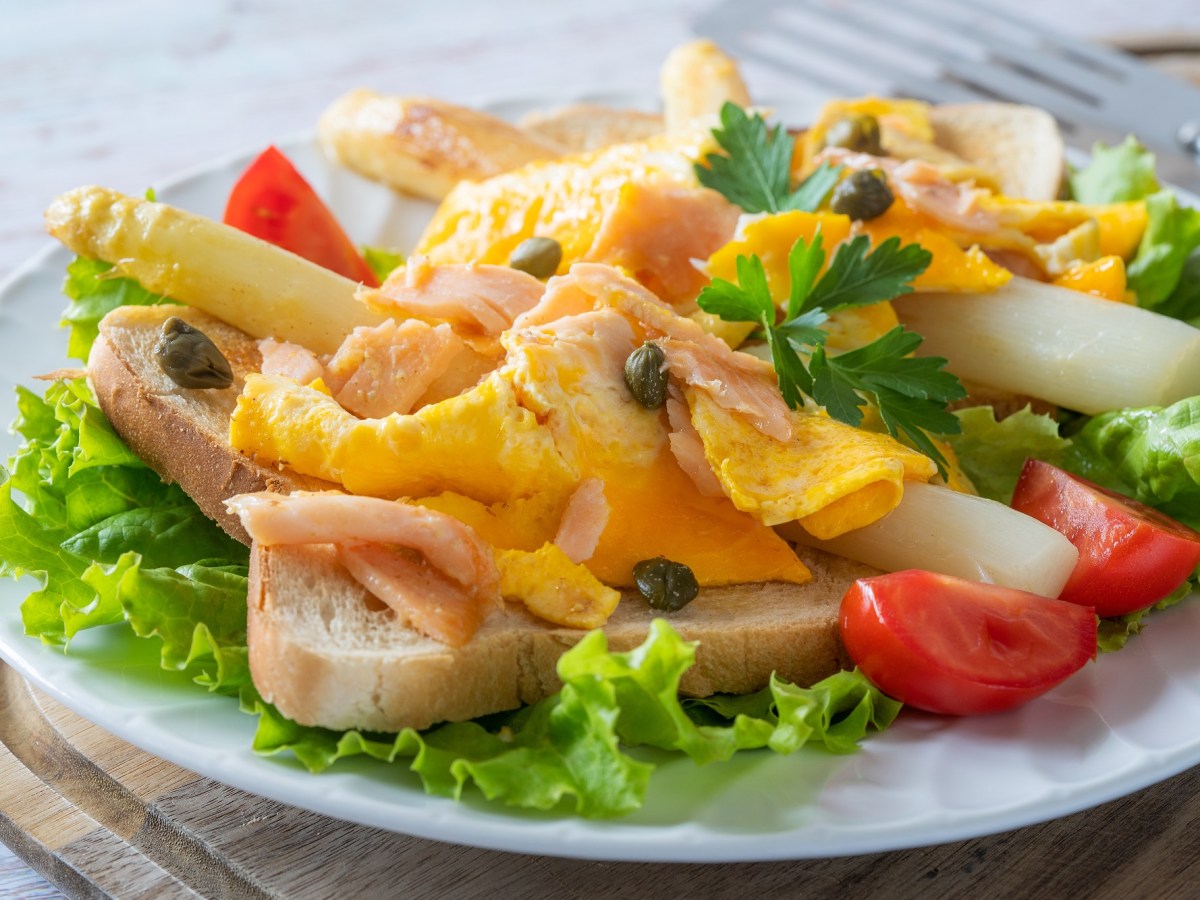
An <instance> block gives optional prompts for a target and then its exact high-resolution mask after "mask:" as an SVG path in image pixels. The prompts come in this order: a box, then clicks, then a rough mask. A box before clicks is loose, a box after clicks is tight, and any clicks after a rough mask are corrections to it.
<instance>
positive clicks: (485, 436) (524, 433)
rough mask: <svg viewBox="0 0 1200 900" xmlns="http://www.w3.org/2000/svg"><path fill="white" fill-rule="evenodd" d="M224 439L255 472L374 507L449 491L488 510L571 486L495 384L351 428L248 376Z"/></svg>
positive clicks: (307, 401) (344, 419)
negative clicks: (295, 479) (326, 486)
mask: <svg viewBox="0 0 1200 900" xmlns="http://www.w3.org/2000/svg"><path fill="white" fill-rule="evenodd" d="M229 439H230V443H231V444H232V445H233V446H234V447H235V448H237V449H238V450H240V451H242V452H243V453H246V454H248V455H251V456H256V457H259V458H260V460H261V461H263V462H267V461H270V462H279V463H284V464H286V465H289V466H291V467H292V468H293V469H295V470H296V471H297V472H300V473H301V474H304V475H314V476H316V477H318V478H324V479H326V480H327V481H334V482H340V483H341V484H343V485H345V486H346V488H347V490H349V491H351V492H352V493H355V494H369V495H372V496H376V497H389V498H396V497H404V496H424V495H427V494H433V493H437V492H439V491H445V490H452V491H458V492H461V493H464V494H467V495H469V496H471V497H475V498H476V499H479V500H482V501H484V502H496V501H503V500H510V499H513V498H516V497H526V496H530V495H532V494H534V493H536V492H538V491H547V492H550V493H553V494H560V495H565V494H566V493H568V492H569V491H570V489H571V488H572V487H573V486H574V484H575V483H576V481H577V480H578V479H577V476H576V474H575V473H574V472H573V471H572V470H571V468H570V467H569V466H568V465H567V463H566V461H565V460H564V459H563V457H562V455H561V454H560V453H559V452H558V449H557V448H556V447H555V445H554V439H553V437H552V436H551V435H550V433H549V432H548V431H547V430H546V429H545V428H542V427H541V425H540V423H539V422H538V420H537V417H536V416H535V415H534V414H533V413H532V412H530V411H529V410H528V409H525V408H524V407H522V406H520V405H519V404H518V403H517V399H516V395H515V394H514V392H513V388H512V385H511V384H510V383H509V382H508V381H506V380H504V379H503V378H500V377H497V376H491V377H489V378H487V379H485V380H484V381H483V382H482V383H480V384H479V385H478V386H477V387H475V388H474V389H472V390H470V391H467V392H466V393H464V394H460V395H459V396H457V397H452V398H450V399H449V400H443V401H442V402H441V403H433V404H430V405H429V406H425V407H422V408H421V409H420V410H418V411H417V412H415V413H413V414H411V415H399V414H394V415H391V416H388V417H386V418H383V419H359V418H356V417H355V416H353V415H352V414H350V413H348V412H346V411H345V410H344V409H342V408H341V407H340V406H338V404H337V401H335V400H334V399H333V398H331V397H329V396H327V395H326V394H323V393H321V392H320V391H316V390H313V389H312V388H308V387H302V386H301V385H298V384H296V382H294V381H290V380H288V379H286V378H280V377H277V376H268V375H250V376H249V377H247V379H246V386H245V388H244V389H243V391H242V395H241V396H240V397H239V398H238V403H237V408H236V409H235V410H234V414H233V418H232V421H231V424H230V434H229Z"/></svg>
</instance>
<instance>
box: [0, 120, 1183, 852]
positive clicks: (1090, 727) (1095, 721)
mask: <svg viewBox="0 0 1200 900" xmlns="http://www.w3.org/2000/svg"><path fill="white" fill-rule="evenodd" d="M281 143H282V146H283V147H284V149H285V151H286V152H288V153H289V155H290V156H291V157H292V159H293V160H295V162H296V163H297V165H298V166H299V167H300V169H301V170H302V171H303V172H304V173H305V174H306V175H307V176H308V177H309V178H310V180H311V181H312V182H313V184H314V186H315V187H316V188H317V190H318V191H319V192H320V193H321V194H322V195H323V196H325V197H326V198H328V199H329V200H330V202H331V205H332V206H333V207H334V209H335V211H336V212H337V213H338V215H339V217H340V219H341V220H342V221H343V222H344V223H346V224H347V226H348V228H349V229H350V230H351V232H352V234H353V236H354V237H355V238H356V239H357V240H361V241H364V242H370V243H375V244H383V245H392V246H399V247H410V246H412V244H413V243H414V241H415V238H416V236H417V234H418V233H419V231H420V228H421V226H422V225H423V223H424V221H425V219H426V217H427V216H428V215H429V212H430V209H431V207H430V205H428V204H423V203H416V202H412V201H398V200H396V199H395V198H393V197H392V196H391V195H390V194H389V193H388V192H387V191H384V190H381V189H379V188H377V187H375V186H374V185H371V184H369V183H367V182H365V181H362V180H361V179H359V178H357V177H355V176H353V175H351V174H349V173H347V172H344V171H341V170H337V169H334V168H332V167H330V166H329V165H328V164H326V163H325V161H324V160H323V159H322V158H321V156H320V154H319V153H318V152H317V151H316V149H315V148H314V147H313V145H312V143H311V141H309V140H305V139H297V140H294V141H287V142H281ZM247 158H248V157H239V158H237V159H230V160H226V161H222V162H219V163H215V164H213V165H211V166H206V167H204V168H202V169H199V170H197V171H195V172H192V173H190V174H189V175H186V176H184V177H182V178H180V179H177V180H176V181H174V182H172V183H170V184H167V185H164V186H162V188H161V189H160V191H159V196H160V197H161V198H162V199H164V200H166V201H169V202H172V203H175V204H177V205H180V206H183V207H186V208H189V209H192V210H194V211H197V212H201V213H205V214H208V215H213V216H219V215H220V213H221V208H222V205H223V203H224V199H225V197H226V195H227V193H228V190H229V188H230V186H231V185H232V183H233V180H234V178H235V177H236V175H237V173H238V172H239V171H240V170H241V168H242V167H243V166H244V164H245V162H246V161H247ZM68 259H69V256H68V254H67V253H66V252H65V251H64V250H62V249H61V248H56V249H51V248H48V249H47V252H45V253H43V254H41V255H40V256H38V257H37V258H36V259H34V260H32V261H31V262H30V263H29V264H28V265H26V266H24V267H23V268H22V269H21V270H20V271H19V272H18V273H17V274H16V275H15V276H14V277H13V278H12V279H10V280H9V281H8V282H7V283H6V284H5V285H4V286H3V287H2V288H0V379H2V383H0V394H2V395H3V396H5V397H7V396H11V395H10V394H9V392H8V390H7V389H8V388H10V387H11V386H12V384H14V383H16V382H17V381H24V382H28V378H29V376H30V375H32V374H35V373H38V372H45V371H50V370H52V369H55V368H58V367H60V366H62V365H64V364H65V362H66V361H65V359H64V347H65V340H64V336H63V335H62V334H61V333H60V332H58V331H57V330H56V329H55V328H54V323H55V321H56V320H57V318H58V315H59V313H60V311H61V309H62V307H63V305H64V302H65V301H64V300H63V299H62V298H61V296H59V288H60V285H61V282H62V273H63V269H64V267H65V266H66V263H67V262H68ZM8 402H9V401H3V403H4V404H6V406H5V408H6V409H9V410H11V409H12V407H11V406H8V405H7V404H8ZM4 415H6V416H8V417H11V416H10V415H9V414H8V413H5V414H4ZM9 446H10V447H11V446H12V441H11V439H10V442H9ZM30 586H31V582H30V581H26V582H24V583H21V584H16V583H13V582H11V581H7V580H5V581H3V582H0V655H2V656H3V657H4V659H6V660H7V661H8V662H9V663H10V664H11V665H13V666H14V667H15V668H16V669H17V670H18V671H19V672H20V673H21V674H22V675H24V676H25V677H26V678H28V679H30V680H31V681H33V682H34V683H35V684H37V685H38V686H39V687H41V688H42V689H43V690H45V691H46V692H47V693H49V694H50V695H52V696H53V697H55V698H56V699H58V700H59V701H61V702H62V703H63V704H65V705H66V706H68V707H70V708H71V709H73V710H74V711H75V712H77V713H79V714H80V715H82V716H84V717H86V718H88V719H90V720H91V721H93V722H95V723H96V724H98V725H100V726H101V727H103V728H105V729H106V730H108V731H110V732H112V733H113V734H116V735H118V736H120V737H122V738H124V739H125V740H127V741H129V742H130V743H132V744H135V745H137V746H139V747H141V748H142V749H144V750H147V751H149V752H150V753H154V754H156V755H158V756H161V757H164V758H166V759H169V760H171V761H172V762H175V763H177V764H179V765H182V766H185V767H186V768H188V769H191V770H192V771H195V772H198V773H200V774H202V775H206V776H209V777H211V778H215V779H217V780H219V781H223V782H226V783H228V784H231V785H234V786H236V787H239V788H242V789H244V790H247V791H252V792H255V793H258V794H262V795H265V796H268V797H272V798H274V799H277V800H281V801H284V802H288V803H292V804H295V805H297V806H301V807H306V808H308V809H312V810H316V811H318V812H321V813H326V814H328V815H332V816H336V817H338V818H341V819H347V820H350V821H354V822H360V823H362V824H364V825H372V826H379V827H383V828H388V829H392V830H395V831H401V832H406V833H409V834H414V835H419V836H421V837H427V838H434V839H437V840H445V841H452V842H457V843H463V844H471V845H475V846H480V847H490V848H496V849H502V850H512V851H518V852H524V853H537V854H552V855H558V856H575V857H585V858H592V859H620V860H658V861H679V862H691V861H709V862H711V861H719V860H766V859H786V858H799V857H819V856H836V855H845V854H854V853H868V852H877V851H884V850H895V849H900V848H905V847H913V846H920V845H925V844H935V843H942V842H946V841H951V840H959V839H963V838H968V837H973V836H977V835H981V834H987V833H992V832H997V831H1003V830H1007V829H1010V828H1015V827H1018V826H1022V825H1028V824H1031V823H1034V822H1038V821H1043V820H1045V819H1050V818H1054V817H1056V816H1061V815H1065V814H1067V813H1071V812H1074V811H1076V810H1079V809H1083V808H1086V807H1089V806H1093V805H1096V804H1098V803H1102V802H1104V801H1106V800H1109V799H1112V798H1114V797H1118V796H1120V795H1122V794H1127V793H1129V792H1131V791H1135V790H1138V789H1139V788H1142V787H1145V786H1146V785H1149V784H1152V783H1154V782H1156V781H1159V780H1161V779H1164V778H1167V777H1169V776H1171V775H1174V774H1176V773H1177V772H1180V771H1182V770H1184V769H1186V768H1188V767H1190V766H1192V765H1194V764H1196V763H1197V762H1200V654H1197V653H1196V652H1195V647H1196V645H1197V643H1198V641H1200V603H1197V602H1195V601H1193V602H1191V603H1185V604H1183V605H1181V606H1179V607H1176V608H1175V609H1172V610H1168V611H1166V612H1163V613H1160V614H1156V615H1155V616H1154V617H1153V619H1152V621H1151V624H1150V627H1149V628H1148V629H1147V631H1146V632H1145V633H1144V634H1142V635H1141V636H1139V637H1137V638H1136V639H1134V640H1133V641H1132V642H1131V645H1130V646H1129V647H1128V648H1127V649H1126V650H1124V651H1122V652H1121V653H1118V654H1114V655H1111V656H1106V657H1103V658H1102V659H1101V660H1100V661H1099V663H1098V664H1096V665H1089V666H1087V667H1086V669H1085V670H1084V671H1083V672H1081V673H1080V674H1078V675H1076V676H1075V677H1074V678H1072V679H1070V680H1069V681H1068V682H1067V683H1066V684H1064V685H1062V686H1060V687H1059V688H1058V689H1057V690H1055V691H1052V692H1051V693H1050V694H1048V695H1047V696H1045V697H1043V698H1041V699H1039V700H1037V701H1035V702H1033V703H1030V704H1028V705H1027V706H1025V707H1023V708H1022V709H1019V710H1016V711H1014V712H1012V713H1008V714H1004V715H999V716H993V717H987V718H975V719H963V720H955V719H945V718H939V717H934V716H927V715H922V714H919V713H910V712H906V713H905V714H904V715H902V716H901V718H900V720H899V721H898V722H897V723H896V724H895V725H894V726H893V727H892V728H891V729H890V730H888V731H887V732H886V733H884V734H882V735H879V736H875V737H872V738H870V739H868V740H867V741H865V742H864V744H863V748H862V751H861V752H860V753H858V754H856V755H853V756H846V757H835V756H830V755H827V754H824V753H821V752H819V751H812V752H804V751H802V752H801V753H799V754H796V755H794V756H791V757H779V756H776V755H774V754H771V753H769V752H766V751H760V752H754V753H743V754H739V755H738V757H737V758H736V759H734V760H733V761H731V762H729V763H724V764H720V765H715V766H711V767H708V768H698V767H696V766H695V765H693V764H692V763H691V762H690V761H688V760H687V759H675V758H666V756H665V755H662V757H663V759H662V763H661V765H660V768H659V770H658V771H657V772H656V773H655V775H654V777H653V779H652V781H651V786H650V791H649V795H648V797H647V802H646V805H645V808H644V809H642V810H641V811H639V812H637V813H635V814H634V815H631V816H628V817H626V818H624V819H621V820H619V821H614V822H589V821H583V820H580V819H577V818H573V817H571V816H569V815H566V814H536V813H523V812H516V811H510V810H507V809H504V808H499V807H493V806H489V805H488V804H486V803H485V802H484V801H483V800H482V798H481V797H480V796H479V795H478V794H477V793H472V794H470V795H469V797H468V799H467V800H466V801H465V802H462V803H454V802H451V801H448V800H443V799H440V798H435V797H428V796H426V795H425V794H424V793H423V791H422V790H421V787H420V784H419V782H418V781H417V779H416V777H415V776H413V775H411V774H410V773H408V772H407V771H406V770H405V769H404V768H403V767H402V766H383V765H377V764H374V763H371V762H370V761H361V762H360V761H352V762H350V763H348V764H345V765H339V766H337V767H335V768H334V770H333V771H331V772H328V773H326V774H323V775H319V776H315V775H310V774H308V773H307V772H306V771H305V770H303V768H302V767H301V766H299V764H297V763H296V762H295V761H294V760H292V759H290V758H287V757H285V756H280V757H275V758H269V759H264V758H259V757H256V756H255V755H254V754H253V753H251V751H250V739H251V736H252V734H253V731H254V720H253V719H252V718H250V717H249V716H246V715H243V714H242V713H240V712H239V711H238V708H237V703H236V702H235V701H233V700H227V699H222V698H217V697H213V696H209V695H208V694H207V693H205V692H204V691H203V690H202V689H199V688H197V687H195V686H194V685H192V684H190V683H189V682H188V681H187V680H186V679H182V678H180V677H179V676H177V675H173V674H170V673H164V672H162V671H161V670H160V669H159V668H158V664H157V644H156V643H155V642H150V641H140V640H137V639H135V638H133V637H132V636H131V635H130V634H129V632H128V631H127V630H125V629H123V628H105V629H97V630H95V631H93V632H87V633H84V634H83V635H81V636H80V637H79V638H77V639H76V641H75V642H74V643H73V644H72V646H71V651H70V655H64V654H63V653H62V652H60V651H59V650H56V649H53V648H50V647H46V646H43V645H41V644H40V643H39V642H37V641H36V640H32V639H29V638H26V637H24V636H23V634H22V631H21V623H20V616H19V613H18V609H17V606H18V603H19V601H20V600H21V598H22V597H23V596H24V595H25V593H26V592H27V591H28V590H29V589H30Z"/></svg>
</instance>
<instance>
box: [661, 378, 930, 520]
mask: <svg viewBox="0 0 1200 900" xmlns="http://www.w3.org/2000/svg"><path fill="white" fill-rule="evenodd" d="M685 396H686V397H687V402H688V407H689V409H690V410H691V413H692V424H693V425H694V426H695V428H696V431H697V432H699V434H700V439H701V440H702V441H703V442H704V454H705V456H706V457H707V459H708V461H709V464H710V465H711V466H712V468H713V472H715V473H716V476H717V479H718V480H719V481H720V482H721V486H722V487H723V488H724V489H725V492H726V494H728V495H729V497H730V499H732V500H733V504H734V505H735V506H736V507H737V508H738V509H741V510H745V511H746V512H750V513H753V514H754V515H755V517H756V518H758V519H760V520H761V521H763V522H765V523H767V524H768V525H779V524H782V523H783V522H793V521H796V520H799V521H800V524H801V525H803V526H804V527H805V529H807V530H808V531H809V532H810V533H811V534H812V535H813V536H815V537H818V538H821V539H829V538H833V537H837V536H838V535H839V534H844V533H845V532H847V531H850V530H851V529H854V528H861V527H862V526H864V525H869V524H870V523H871V522H874V521H876V520H877V519H880V518H882V517H883V516H884V515H886V514H887V513H889V512H891V511H892V510H893V509H895V507H896V505H897V504H898V503H899V502H900V497H901V496H902V494H903V493H904V480H905V479H906V478H910V479H917V480H920V481H928V480H929V479H930V478H932V477H933V476H934V475H936V474H937V467H936V466H935V465H934V464H933V461H932V460H931V459H929V457H927V456H925V455H923V454H921V453H918V452H916V451H915V450H909V449H908V448H906V447H904V446H902V445H901V444H900V443H898V442H897V441H895V440H894V439H892V438H891V437H889V436H888V435H886V434H876V433H873V432H870V431H863V430H861V429H859V428H853V427H851V426H849V425H845V424H843V423H841V422H838V421H836V420H834V419H831V418H829V417H828V416H826V415H824V414H811V413H795V414H794V415H793V417H792V430H793V435H794V436H793V438H792V440H791V441H789V442H787V443H784V442H782V441H776V440H772V439H771V438H769V437H767V436H766V435H764V434H762V433H761V432H759V431H756V430H755V429H754V428H753V427H752V426H750V424H749V423H747V422H746V421H745V420H744V419H743V418H741V417H740V416H738V415H736V414H735V413H731V412H730V411H728V410H726V409H722V408H721V407H720V406H718V405H717V404H716V402H715V401H714V400H713V399H712V398H711V397H709V396H708V395H707V394H705V393H704V392H702V391H696V390H692V389H688V390H687V391H685Z"/></svg>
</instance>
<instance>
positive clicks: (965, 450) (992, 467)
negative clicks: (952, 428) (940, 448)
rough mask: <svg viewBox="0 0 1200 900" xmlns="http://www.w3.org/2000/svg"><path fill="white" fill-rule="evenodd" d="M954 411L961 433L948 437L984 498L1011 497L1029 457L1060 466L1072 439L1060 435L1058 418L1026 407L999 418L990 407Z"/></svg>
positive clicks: (1003, 500) (1004, 500) (1005, 498)
mask: <svg viewBox="0 0 1200 900" xmlns="http://www.w3.org/2000/svg"><path fill="white" fill-rule="evenodd" d="M955 415H956V416H958V421H959V423H960V424H961V425H962V433H961V434H953V435H948V436H947V437H946V440H947V441H948V442H949V444H950V446H951V447H953V448H954V454H955V456H956V457H957V458H958V463H959V465H960V466H961V467H962V470H963V471H964V472H966V474H967V477H968V478H970V479H971V481H972V483H973V484H974V485H975V488H976V489H977V490H978V491H979V493H980V494H981V495H982V496H984V497H987V498H989V499H991V500H999V501H1000V502H1001V503H1009V502H1011V501H1012V495H1013V489H1014V488H1015V487H1016V486H1017V477H1018V476H1019V475H1020V474H1021V467H1022V466H1024V465H1025V460H1026V459H1028V458H1030V457H1033V458H1035V459H1041V460H1044V461H1046V462H1049V463H1055V464H1057V463H1058V461H1059V459H1060V458H1061V457H1062V454H1063V451H1064V450H1065V449H1066V448H1067V447H1068V446H1069V445H1070V443H1071V442H1070V441H1069V440H1067V439H1066V438H1063V437H1060V436H1059V433H1058V423H1057V422H1055V421H1054V419H1052V418H1051V417H1050V416H1047V415H1043V414H1040V413H1035V412H1033V411H1032V410H1031V409H1030V408H1029V407H1028V406H1026V407H1025V408H1024V409H1021V410H1018V411H1017V412H1015V413H1013V414H1012V415H1010V416H1006V417H1005V418H1004V419H1001V420H1000V421H999V422H997V421H996V412H995V410H994V409H993V408H992V407H990V406H972V407H968V408H966V409H960V410H957V411H956V412H955Z"/></svg>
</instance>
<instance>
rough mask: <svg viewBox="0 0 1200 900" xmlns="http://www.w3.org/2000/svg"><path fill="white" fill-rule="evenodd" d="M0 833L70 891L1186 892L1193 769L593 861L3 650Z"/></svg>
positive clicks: (1196, 847)
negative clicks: (415, 813) (135, 734)
mask: <svg viewBox="0 0 1200 900" xmlns="http://www.w3.org/2000/svg"><path fill="white" fill-rule="evenodd" d="M0 739H2V740H3V745H2V746H0V840H3V841H4V842H5V843H8V844H9V845H10V846H12V847H13V849H14V850H15V851H16V852H17V853H18V854H19V855H20V856H21V857H22V858H24V859H25V860H26V861H28V862H29V863H30V864H31V865H32V866H33V867H34V868H35V869H37V870H38V871H39V872H41V873H42V874H43V875H45V876H46V878H47V879H49V880H50V881H51V882H53V883H54V884H55V885H57V886H58V887H60V888H61V889H62V890H63V891H65V892H66V893H67V894H69V895H71V896H78V897H91V896H110V897H117V898H142V897H146V898H149V897H193V896H204V897H248V898H263V897H301V898H304V897H331V896H354V897H362V898H374V897H399V896H403V897H444V896H452V897H455V898H465V900H471V898H480V900H482V898H494V897H546V898H565V900H583V898H589V900H591V898H597V900H603V898H614V900H615V898H628V897H637V896H645V895H648V894H650V893H653V894H657V895H662V896H669V897H675V896H681V897H682V896H687V897H728V898H741V897H745V896H775V895H787V896H790V897H800V898H808V897H812V898H819V897H829V896H837V897H839V898H845V900H858V898H876V897H888V898H890V897H917V896H920V897H922V898H927V900H937V898H957V897H964V896H981V895H987V896H1009V897H1027V898H1046V900H1059V898H1062V897H1067V896H1070V897H1079V898H1085V897H1086V898H1093V897H1094V898H1126V897H1134V896H1148V895H1152V896H1154V897H1164V898H1170V897H1181V898H1182V897H1189V896H1194V895H1195V883H1196V881H1197V879H1198V878H1200V770H1192V771H1189V772H1185V773H1184V774H1182V775H1179V776H1177V777H1175V778H1173V779H1170V780H1169V781H1166V782H1164V783H1162V784H1160V785H1157V786H1156V787H1153V788H1151V789H1149V790H1146V791H1142V792H1140V793H1138V794H1135V795H1133V796H1132V797H1127V798H1124V799H1122V800H1117V801H1114V802H1112V803H1109V804H1106V805H1104V806H1101V807H1099V808H1097V809H1095V810H1091V811H1089V812H1084V813H1079V814H1077V815H1074V816H1068V817H1066V818H1063V819H1059V820H1056V821H1053V822H1048V823H1045V824H1042V825H1036V826H1032V827H1029V828H1023V829H1021V830H1018V831H1013V832H1007V833H1005V834H1000V835H995V836H992V837H986V838H980V839H977V840H971V841H960V842H958V843H953V844H945V845H942V846H936V847H927V848H921V849H917V850H910V851H904V852H897V853H886V854H872V855H868V856H859V857H848V858H842V859H821V860H804V861H795V862H777V863H729V864H714V865H664V864H655V863H600V862H584V861H578V860H567V859H555V858H550V857H537V856H527V855H522V854H515V853H502V852H497V851H491V850H478V849H472V848H466V847H458V846H454V845H450V844H442V843H436V842H433V841H426V840H422V839H420V838H414V837H408V836H406V835H400V834H394V833H392V832H388V831H383V830H381V829H377V828H366V827H363V826H359V825H353V824H350V823H346V822H339V821H336V820H333V819H329V818H327V817H325V816H321V815H317V814H316V813H311V812H307V811H305V810H301V809H297V808H295V807H292V806H288V805H287V804H284V803H279V802H276V801H273V800H267V799H264V798H261V797H256V796H254V795H252V794H248V793H246V792H244V791H240V790H236V789H234V788H230V787H227V786H225V785H222V784H219V783H217V782H215V781H212V780H210V779H207V778H202V777H199V776H197V775H194V774H192V773H190V772H187V771H186V770H184V769H181V768H179V767H178V766H175V765H172V764H170V763H167V762H163V761H162V760H159V759H156V758H154V757H153V756H150V755H149V754H146V753H143V752H141V751H140V750H137V749H135V748H133V747H131V746H129V745H128V744H126V743H124V742H123V741H120V740H118V739H117V738H114V737H112V736H110V735H108V734H106V733H105V732H104V731H102V730H101V729H99V728H97V727H96V726H94V725H92V724H91V723H89V722H86V721H85V720H83V719H81V718H79V717H78V716H76V715H74V714H73V713H71V712H69V711H67V710H66V709H64V708H63V707H61V706H59V705H58V704H56V703H55V702H54V701H52V700H51V699H50V698H48V697H46V696H45V695H44V694H41V693H40V692H38V691H36V690H35V689H33V688H31V687H30V686H29V685H28V684H26V683H25V682H24V681H23V680H22V679H21V678H20V677H19V676H18V675H16V673H15V672H13V671H12V670H11V669H9V668H8V667H7V666H3V667H0Z"/></svg>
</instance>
